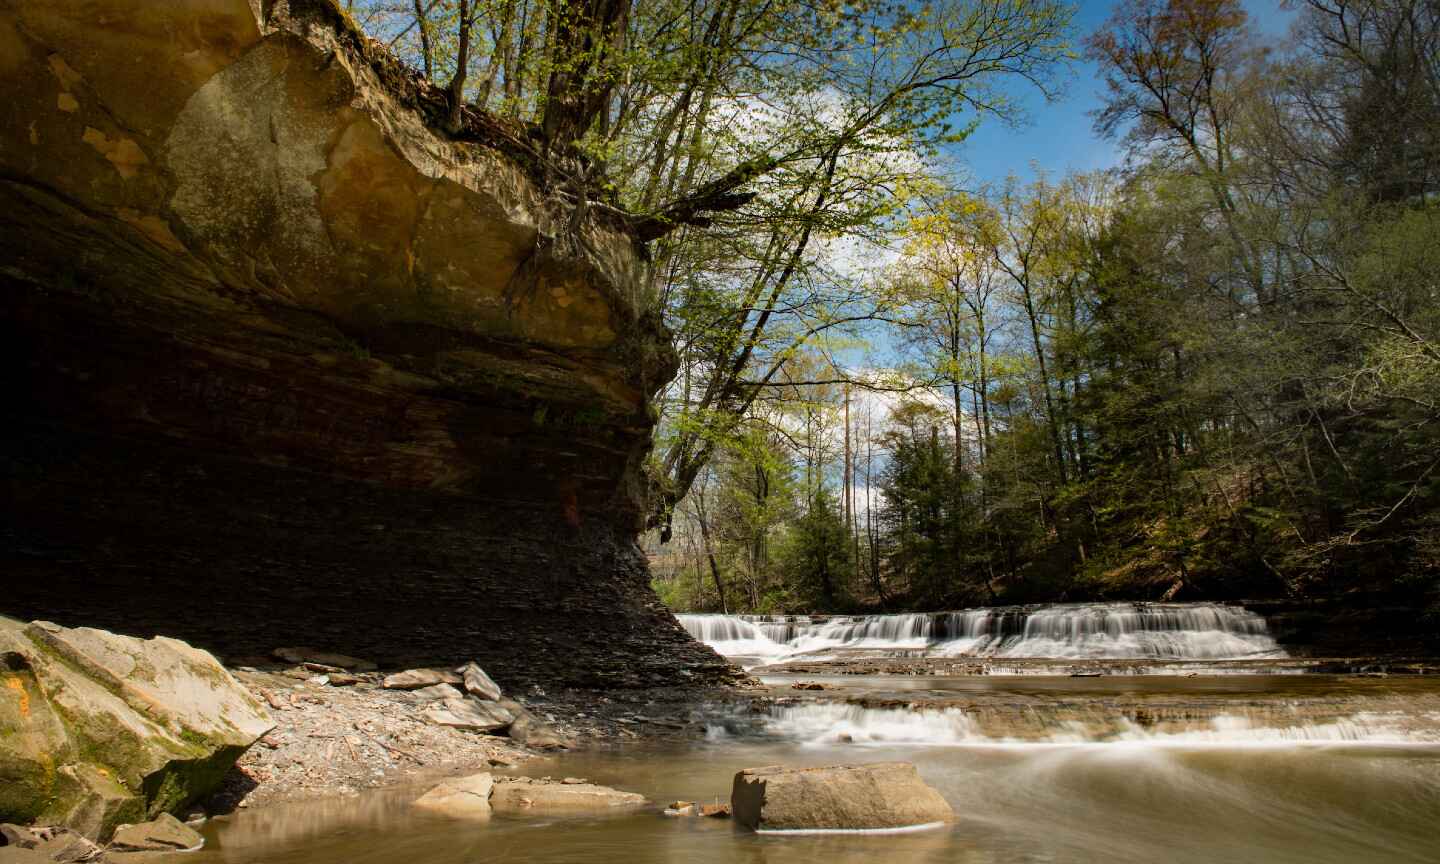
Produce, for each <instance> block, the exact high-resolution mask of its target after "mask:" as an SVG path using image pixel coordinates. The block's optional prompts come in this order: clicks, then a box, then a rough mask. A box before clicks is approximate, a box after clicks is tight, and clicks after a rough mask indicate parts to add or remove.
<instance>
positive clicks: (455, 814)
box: [411, 772, 494, 820]
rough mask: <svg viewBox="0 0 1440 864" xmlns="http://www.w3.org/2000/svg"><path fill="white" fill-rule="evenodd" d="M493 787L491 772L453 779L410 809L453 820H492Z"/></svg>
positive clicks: (430, 792)
mask: <svg viewBox="0 0 1440 864" xmlns="http://www.w3.org/2000/svg"><path fill="white" fill-rule="evenodd" d="M493 786H494V781H492V780H491V778H490V774H489V772H482V773H480V774H471V775H470V776H468V777H452V778H450V779H449V780H445V781H443V782H441V783H440V784H439V785H437V786H435V788H433V789H431V790H430V791H429V792H426V793H425V794H424V795H421V796H420V797H419V798H417V799H415V802H414V803H413V804H412V805H411V806H412V807H414V808H415V809H417V810H424V811H427V812H429V813H436V814H439V815H441V816H449V817H451V818H454V819H475V820H484V819H489V818H490V790H491V788H492V787H493Z"/></svg>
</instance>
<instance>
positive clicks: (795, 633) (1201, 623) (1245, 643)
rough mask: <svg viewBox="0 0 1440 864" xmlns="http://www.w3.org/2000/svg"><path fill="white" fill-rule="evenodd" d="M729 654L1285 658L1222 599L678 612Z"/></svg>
mask: <svg viewBox="0 0 1440 864" xmlns="http://www.w3.org/2000/svg"><path fill="white" fill-rule="evenodd" d="M676 617H677V618H678V619H679V620H680V623H681V624H682V625H684V627H685V629H686V630H687V631H689V633H690V635H692V636H694V637H695V638H696V639H699V640H700V641H702V642H704V643H706V644H707V645H710V646H711V647H713V648H714V649H715V650H716V651H718V652H720V653H721V654H724V655H726V656H728V657H757V658H764V659H767V660H776V659H780V658H783V657H792V656H798V655H805V654H815V653H819V652H823V651H826V650H829V649H836V648H847V649H879V650H886V649H889V650H904V649H924V650H927V651H930V652H933V653H935V654H938V655H941V656H947V657H1014V658H1055V659H1097V660H1121V659H1155V660H1231V659H1239V658H1253V657H1283V656H1285V655H1284V652H1283V651H1281V650H1280V649H1279V647H1278V646H1277V645H1276V644H1275V640H1274V639H1273V638H1271V636H1270V634H1269V632H1268V630H1267V629H1266V626H1265V619H1264V618H1262V617H1261V616H1260V615H1258V614H1256V613H1254V612H1251V611H1249V610H1247V609H1245V608H1243V607H1240V606H1227V605H1222V604H1214V603H1065V604H1053V605H1045V606H1013V607H995V608H982V609H967V610H964V611H960V612H927V613H913V614H904V615H865V616H831V617H819V616H816V617H805V616H792V617H779V616H759V615H677V616H676Z"/></svg>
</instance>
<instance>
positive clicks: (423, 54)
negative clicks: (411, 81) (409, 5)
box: [415, 0, 435, 79]
mask: <svg viewBox="0 0 1440 864" xmlns="http://www.w3.org/2000/svg"><path fill="white" fill-rule="evenodd" d="M415 26H416V27H417V28H419V30H420V61H421V63H423V64H424V66H425V77H426V78H427V79H434V77H435V52H434V51H433V50H432V49H431V47H430V17H429V16H428V15H426V14H425V6H424V4H423V3H422V2H421V0H415Z"/></svg>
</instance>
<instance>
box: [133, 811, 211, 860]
mask: <svg viewBox="0 0 1440 864" xmlns="http://www.w3.org/2000/svg"><path fill="white" fill-rule="evenodd" d="M204 845H205V838H204V837H201V836H200V834H199V833H198V832H196V830H195V829H194V828H191V827H190V826H189V825H186V824H185V823H184V822H181V821H180V820H179V819H176V818H175V817H174V816H171V815H170V814H169V813H161V814H160V817H159V818H158V819H155V820H153V821H150V822H142V823H141V824H139V825H121V826H120V827H119V828H118V829H117V830H116V831H115V837H114V839H112V840H111V841H110V848H111V849H113V850H115V851H119V852H189V851H193V850H195V849H199V848H200V847H201V846H204Z"/></svg>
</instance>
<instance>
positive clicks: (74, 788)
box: [0, 617, 274, 840]
mask: <svg viewBox="0 0 1440 864" xmlns="http://www.w3.org/2000/svg"><path fill="white" fill-rule="evenodd" d="M273 727H274V723H273V722H272V721H271V719H270V716H269V714H268V713H267V712H266V710H265V708H264V706H263V705H261V704H260V702H259V701H258V700H256V699H255V698H254V697H253V696H251V695H250V693H249V692H248V691H247V690H245V688H244V687H242V686H241V685H240V684H239V683H238V682H237V681H236V680H235V679H234V678H232V677H231V676H230V673H228V672H226V671H225V669H224V667H222V666H221V665H220V664H219V662H217V661H216V659H215V658H214V657H213V656H211V655H210V654H209V653H207V652H205V651H201V650H199V649H197V648H192V647H191V646H190V645H187V644H186V643H184V642H181V641H179V640H175V639H167V638H164V637H160V638H155V639H148V640H147V639H136V638H133V637H129V636H119V635H116V634H114V633H109V632H106V631H104V630H95V629H91V628H86V627H82V628H76V629H68V628H64V627H60V626H57V625H55V624H50V623H48V622H44V621H36V622H32V623H30V624H24V623H21V622H19V621H14V620H12V619H9V618H3V617H0V822H16V823H29V822H42V823H46V824H59V825H65V826H68V827H70V828H73V829H75V830H76V831H79V832H80V833H82V834H85V835H86V836H87V837H90V838H92V839H97V840H105V839H108V838H109V836H110V834H111V833H113V831H114V830H115V826H116V825H119V824H121V823H126V822H131V823H134V822H144V821H146V820H148V819H153V818H155V817H157V816H159V815H160V814H162V813H166V812H171V811H174V810H177V809H179V808H181V807H184V806H185V805H187V804H189V803H191V802H193V801H194V800H196V799H197V798H199V797H201V796H202V795H205V794H206V793H208V792H210V791H212V790H213V789H214V788H215V787H216V786H217V785H218V784H219V782H220V779H221V778H222V777H223V776H224V774H225V772H226V771H228V770H229V769H230V767H231V766H232V765H233V764H234V763H235V760H236V759H238V758H239V757H240V754H242V753H244V752H245V750H246V748H248V747H249V746H250V745H251V744H253V743H254V742H255V741H256V740H257V739H258V738H260V736H262V735H264V734H265V733H266V732H268V731H270V729H272V728H273Z"/></svg>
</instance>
